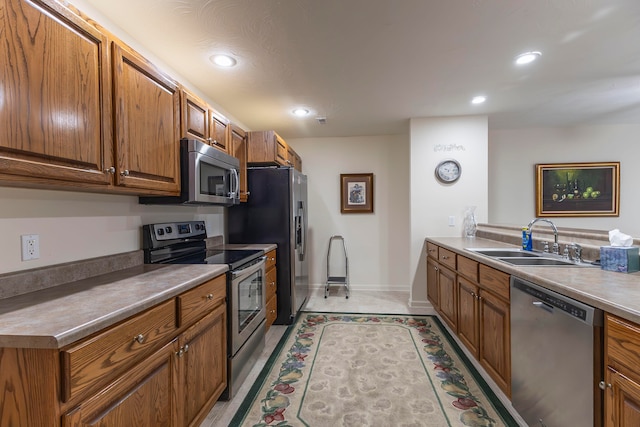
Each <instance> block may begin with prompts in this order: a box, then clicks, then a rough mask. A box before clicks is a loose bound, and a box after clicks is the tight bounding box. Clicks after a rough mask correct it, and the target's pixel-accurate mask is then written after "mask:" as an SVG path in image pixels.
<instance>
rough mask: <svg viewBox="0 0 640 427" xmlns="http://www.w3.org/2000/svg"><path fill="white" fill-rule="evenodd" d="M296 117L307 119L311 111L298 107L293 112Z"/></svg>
mask: <svg viewBox="0 0 640 427" xmlns="http://www.w3.org/2000/svg"><path fill="white" fill-rule="evenodd" d="M292 113H293V115H294V116H298V117H305V116H308V115H309V113H310V111H309V110H308V109H307V108H302V107H298V108H295V109H294V110H293V111H292Z"/></svg>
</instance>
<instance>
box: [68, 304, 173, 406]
mask: <svg viewBox="0 0 640 427" xmlns="http://www.w3.org/2000/svg"><path fill="white" fill-rule="evenodd" d="M175 312H176V311H175V301H174V300H173V299H171V300H169V301H167V302H165V303H162V304H160V305H158V306H156V307H154V308H151V309H149V310H147V311H145V312H144V313H140V314H138V315H136V316H134V317H131V318H130V319H129V320H126V321H124V322H123V323H121V324H119V325H116V326H114V327H111V328H109V329H108V330H106V331H104V332H102V333H100V334H98V335H96V336H94V337H92V338H89V339H87V340H85V341H83V342H81V343H79V344H73V345H72V346H70V347H68V348H67V349H65V350H62V351H61V358H62V364H63V366H62V398H63V400H64V401H65V402H67V401H68V400H69V399H71V398H73V397H75V396H76V395H77V394H79V393H80V392H82V391H84V390H86V389H88V388H91V387H93V386H95V385H97V384H99V383H101V382H103V381H106V380H107V379H111V378H114V377H115V376H117V375H119V374H121V373H122V371H123V370H125V369H128V368H129V367H130V366H132V365H133V364H135V363H136V362H137V361H139V360H141V359H142V358H143V357H145V356H146V355H148V354H150V353H151V352H152V351H153V350H154V349H156V348H159V347H160V346H161V345H164V344H166V343H167V342H168V341H169V339H170V338H172V337H173V334H175V331H176V319H175Z"/></svg>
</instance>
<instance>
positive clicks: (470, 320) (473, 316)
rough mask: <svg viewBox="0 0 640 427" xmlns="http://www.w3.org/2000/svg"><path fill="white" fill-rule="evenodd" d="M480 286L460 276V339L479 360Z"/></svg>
mask: <svg viewBox="0 0 640 427" xmlns="http://www.w3.org/2000/svg"><path fill="white" fill-rule="evenodd" d="M478 292H479V290H478V286H476V285H475V284H473V282H471V281H469V280H467V279H465V278H464V277H461V276H458V337H459V338H460V341H462V342H463V343H464V345H465V346H466V347H467V349H469V351H471V353H473V355H474V356H475V358H476V359H477V358H478V342H479V330H478V313H479V311H478Z"/></svg>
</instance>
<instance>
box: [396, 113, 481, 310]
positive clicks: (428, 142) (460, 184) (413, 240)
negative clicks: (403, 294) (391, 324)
mask: <svg viewBox="0 0 640 427" xmlns="http://www.w3.org/2000/svg"><path fill="white" fill-rule="evenodd" d="M487 147H488V131H487V117H486V116H466V117H444V118H416V119H411V163H410V164H411V198H410V206H408V207H407V209H410V212H411V236H410V243H409V244H410V248H411V253H410V260H411V264H410V272H411V303H412V305H414V306H421V305H425V306H429V305H430V304H429V303H428V302H427V290H426V257H425V248H424V246H425V244H424V239H425V237H427V236H433V237H435V236H439V237H444V236H462V220H463V215H464V212H465V210H466V208H467V207H469V206H476V213H477V219H478V221H479V222H485V221H486V219H487V215H488V188H487V186H488V171H487V151H488V150H487ZM448 158H453V159H456V160H457V161H458V162H459V163H460V166H461V168H462V175H461V176H460V179H459V180H458V181H457V182H456V183H454V184H449V185H444V184H441V183H439V182H438V181H437V180H436V179H435V177H434V170H435V167H436V166H437V164H438V163H439V162H440V161H442V160H444V159H448ZM450 216H453V217H454V221H455V225H454V226H453V227H451V226H449V217H450ZM470 244H471V243H470Z"/></svg>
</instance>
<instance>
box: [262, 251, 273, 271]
mask: <svg viewBox="0 0 640 427" xmlns="http://www.w3.org/2000/svg"><path fill="white" fill-rule="evenodd" d="M265 255H266V257H267V259H266V260H265V262H264V269H265V270H269V269H270V268H271V267H275V266H276V250H275V249H273V250H271V251H269V252H267V253H266V254H265Z"/></svg>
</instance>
